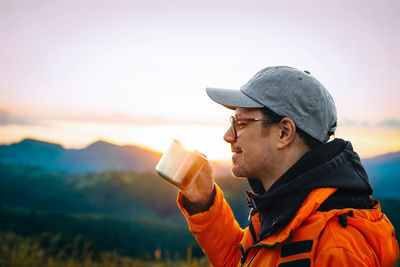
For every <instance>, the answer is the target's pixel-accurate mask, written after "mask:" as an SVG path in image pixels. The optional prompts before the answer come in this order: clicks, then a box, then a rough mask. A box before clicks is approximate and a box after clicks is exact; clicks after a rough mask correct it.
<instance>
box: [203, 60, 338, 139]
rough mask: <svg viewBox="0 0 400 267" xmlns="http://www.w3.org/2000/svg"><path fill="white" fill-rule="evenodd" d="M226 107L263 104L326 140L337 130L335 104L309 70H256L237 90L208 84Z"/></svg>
mask: <svg viewBox="0 0 400 267" xmlns="http://www.w3.org/2000/svg"><path fill="white" fill-rule="evenodd" d="M206 90H207V94H208V96H209V97H210V98H211V99H212V100H214V101H215V102H217V103H218V104H221V105H224V106H225V107H227V108H230V109H235V108H263V107H267V108H269V109H270V110H272V111H273V112H275V113H277V114H279V115H281V116H286V117H289V118H291V119H292V120H293V121H294V123H295V124H296V126H297V127H299V128H300V129H302V130H303V131H304V132H306V133H308V134H309V135H310V136H312V137H314V138H315V139H317V140H319V141H320V142H322V143H326V142H327V141H328V140H329V137H330V135H332V134H333V133H334V132H335V130H336V127H337V126H336V121H337V116H336V107H335V102H334V101H333V98H332V96H331V95H330V94H329V92H328V91H327V90H326V89H325V87H324V86H323V85H322V84H321V83H320V82H319V81H318V80H317V79H315V78H314V77H313V76H311V75H310V73H309V72H308V71H300V70H298V69H295V68H292V67H287V66H276V67H268V68H265V69H262V70H261V71H259V72H258V73H257V74H256V75H255V76H254V77H253V78H251V79H250V81H248V82H247V83H246V84H245V85H243V86H242V87H241V88H240V91H239V90H231V89H219V88H207V89H206Z"/></svg>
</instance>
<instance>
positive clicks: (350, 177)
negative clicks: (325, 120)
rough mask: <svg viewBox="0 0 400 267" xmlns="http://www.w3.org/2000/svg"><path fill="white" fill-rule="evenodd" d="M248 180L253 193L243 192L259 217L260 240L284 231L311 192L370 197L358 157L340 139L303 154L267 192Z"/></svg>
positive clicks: (255, 182) (370, 192)
mask: <svg viewBox="0 0 400 267" xmlns="http://www.w3.org/2000/svg"><path fill="white" fill-rule="evenodd" d="M248 180H249V184H250V186H251V187H252V189H253V191H254V193H252V192H247V195H248V197H249V200H250V201H249V203H252V206H253V208H254V209H255V210H256V211H258V212H260V214H261V229H260V233H259V237H260V238H259V239H260V240H261V239H264V238H266V237H268V236H269V235H271V234H272V233H274V232H275V231H277V230H278V229H281V228H283V227H285V226H286V225H287V224H288V223H289V222H290V221H291V219H292V218H293V217H294V215H295V214H296V212H297V210H298V209H299V208H300V206H301V204H302V203H303V201H304V200H305V199H306V197H307V196H308V194H309V193H310V192H311V190H313V189H316V188H324V187H333V188H338V189H339V190H344V191H346V192H353V195H354V194H356V195H357V194H362V195H367V196H369V195H371V194H372V189H371V186H370V185H369V181H368V176H367V173H366V172H365V170H364V168H363V167H362V165H361V162H360V158H359V156H358V154H357V153H356V152H354V151H353V147H352V145H351V143H350V142H347V141H344V140H342V139H335V140H333V141H331V142H329V143H327V144H323V145H320V146H318V147H316V148H314V149H312V150H310V151H308V152H307V153H305V154H304V155H303V157H301V158H300V159H299V160H298V161H297V162H296V163H295V164H294V165H293V166H292V167H291V168H290V169H289V170H287V171H286V172H285V173H284V174H283V175H282V176H281V177H280V178H279V179H278V180H277V181H276V182H275V183H274V184H273V185H272V186H271V187H270V188H269V190H268V191H267V192H265V190H264V188H263V186H262V184H261V182H260V181H259V180H257V179H255V178H249V179H248Z"/></svg>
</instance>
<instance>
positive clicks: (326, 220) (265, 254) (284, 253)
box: [177, 185, 399, 267]
mask: <svg viewBox="0 0 400 267" xmlns="http://www.w3.org/2000/svg"><path fill="white" fill-rule="evenodd" d="M335 191H336V189H334V188H320V189H315V190H313V191H311V193H310V194H309V195H308V197H307V198H306V200H305V201H304V202H303V204H302V205H301V207H300V209H299V210H298V211H297V213H296V215H295V217H294V218H293V219H292V220H291V221H290V223H289V224H288V225H287V226H286V227H285V228H284V229H282V230H281V231H278V232H276V233H274V234H273V235H271V236H269V237H267V238H266V239H264V240H262V241H260V242H258V243H256V244H254V240H253V236H252V234H251V232H250V229H249V227H247V228H246V229H244V230H243V229H241V228H240V226H239V224H238V223H237V221H236V220H235V219H234V216H233V213H232V211H231V209H230V207H229V205H228V203H227V202H226V201H225V199H224V196H223V193H222V191H221V190H220V189H219V187H218V186H217V185H216V195H215V199H214V203H213V205H212V206H211V208H210V209H209V210H208V211H206V212H203V213H198V214H194V215H192V216H191V215H190V214H189V213H188V212H187V211H186V210H185V209H184V207H183V199H182V194H181V193H179V194H178V200H177V201H178V205H179V207H180V209H181V210H182V212H183V214H184V215H185V217H186V218H187V221H188V223H189V228H190V231H191V232H192V233H193V235H194V236H195V238H196V239H197V241H198V243H199V244H200V246H201V248H202V249H203V251H204V252H205V253H206V255H207V256H208V258H209V260H210V261H211V263H212V264H213V265H214V266H224V267H226V266H240V265H242V266H281V267H290V266H393V265H394V264H395V263H396V261H397V258H398V255H399V247H398V243H397V241H396V238H395V236H394V228H393V226H392V224H391V223H390V221H389V220H388V218H387V217H386V216H385V215H384V214H383V213H381V209H380V206H379V204H377V205H376V206H374V208H373V209H341V210H339V209H334V210H330V211H327V212H321V211H317V209H318V207H319V206H320V205H321V204H322V203H323V202H324V201H325V200H326V199H327V198H328V197H329V196H330V195H331V194H333V193H334V192H335ZM251 221H252V224H253V227H254V230H255V233H256V234H257V235H258V232H259V229H260V220H259V216H258V213H256V214H254V215H253V216H252V218H251ZM257 239H258V236H257Z"/></svg>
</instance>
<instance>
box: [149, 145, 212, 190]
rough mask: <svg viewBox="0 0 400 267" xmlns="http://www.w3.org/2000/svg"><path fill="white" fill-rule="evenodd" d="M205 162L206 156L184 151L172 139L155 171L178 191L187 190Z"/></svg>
mask: <svg viewBox="0 0 400 267" xmlns="http://www.w3.org/2000/svg"><path fill="white" fill-rule="evenodd" d="M206 162H207V157H206V156H204V155H202V154H200V153H199V152H197V151H188V150H185V149H184V148H183V146H182V145H181V143H180V142H179V141H177V140H175V139H174V140H173V142H172V143H171V145H170V146H169V147H168V149H167V151H165V153H164V154H163V155H162V157H161V159H160V161H159V162H158V164H157V166H156V171H157V173H158V174H159V175H160V176H161V177H163V178H164V179H166V180H167V181H168V182H170V183H172V184H174V185H175V186H177V187H179V188H180V189H188V188H190V186H191V184H192V182H193V181H194V179H195V178H196V177H197V175H199V173H200V171H201V169H202V168H203V166H204V164H205V163H206Z"/></svg>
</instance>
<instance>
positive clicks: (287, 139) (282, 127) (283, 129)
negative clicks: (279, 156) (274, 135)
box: [278, 117, 296, 149]
mask: <svg viewBox="0 0 400 267" xmlns="http://www.w3.org/2000/svg"><path fill="white" fill-rule="evenodd" d="M278 126H279V140H278V149H282V148H285V147H287V146H288V145H290V144H291V143H292V142H293V140H294V137H295V135H296V125H295V124H294V121H293V120H292V119H290V118H288V117H285V118H283V119H282V120H281V121H280V122H279V125H278Z"/></svg>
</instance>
